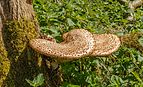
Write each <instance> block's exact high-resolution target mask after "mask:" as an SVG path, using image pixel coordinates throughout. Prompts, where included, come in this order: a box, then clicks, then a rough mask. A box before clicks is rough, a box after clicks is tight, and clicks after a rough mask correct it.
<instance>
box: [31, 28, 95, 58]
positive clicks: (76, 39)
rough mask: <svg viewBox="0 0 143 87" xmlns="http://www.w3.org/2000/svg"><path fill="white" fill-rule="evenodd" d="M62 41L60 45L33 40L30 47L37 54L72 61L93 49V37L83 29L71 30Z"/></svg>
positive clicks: (86, 54) (42, 40) (43, 40)
mask: <svg viewBox="0 0 143 87" xmlns="http://www.w3.org/2000/svg"><path fill="white" fill-rule="evenodd" d="M63 39H64V41H63V42H62V43H55V42H52V41H48V40H45V39H33V40H31V41H30V46H31V47H32V48H33V49H34V50H36V51H37V52H39V53H41V54H44V55H46V56H50V57H53V58H55V59H57V60H73V59H78V58H81V57H84V56H88V55H89V54H91V53H92V52H93V49H94V47H95V46H94V45H95V40H94V38H93V35H92V34H91V33H90V32H88V31H87V30H84V29H74V30H71V31H70V32H68V33H65V34H64V35H63Z"/></svg>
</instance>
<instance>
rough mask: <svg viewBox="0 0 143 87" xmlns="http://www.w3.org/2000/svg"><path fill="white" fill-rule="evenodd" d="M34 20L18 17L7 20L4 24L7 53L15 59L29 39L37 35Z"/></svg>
mask: <svg viewBox="0 0 143 87" xmlns="http://www.w3.org/2000/svg"><path fill="white" fill-rule="evenodd" d="M34 23H35V22H34V21H32V20H26V19H24V18H23V19H20V20H18V21H17V20H14V21H8V22H7V23H6V25H5V30H4V36H5V41H6V42H5V44H6V48H7V50H8V53H9V54H8V55H9V56H10V57H11V58H12V59H15V60H17V59H18V57H19V56H20V55H21V53H22V52H23V50H24V49H25V48H26V47H27V43H28V41H29V40H30V39H33V38H35V37H37V36H38V33H37V31H36V30H35V29H36V27H35V26H36V25H35V24H34Z"/></svg>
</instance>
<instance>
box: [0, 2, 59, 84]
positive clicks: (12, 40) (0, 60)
mask: <svg viewBox="0 0 143 87" xmlns="http://www.w3.org/2000/svg"><path fill="white" fill-rule="evenodd" d="M0 17H1V20H0V22H1V25H0V87H29V86H30V85H29V84H28V83H27V82H26V80H25V79H33V78H34V77H35V76H37V74H39V73H44V75H45V76H44V77H45V79H46V82H45V83H46V84H45V86H44V87H55V86H57V83H55V82H54V83H53V82H51V81H50V79H49V78H50V77H49V72H50V71H49V69H48V68H47V65H46V63H45V60H43V59H41V57H42V56H41V55H39V54H38V53H36V52H34V51H33V50H32V49H31V48H30V47H29V46H28V41H29V40H31V39H33V38H38V37H39V36H40V35H39V25H38V23H37V20H36V19H35V15H34V11H33V6H32V0H0ZM2 26H3V27H2ZM41 60H43V61H44V62H41ZM47 71H48V72H47ZM50 73H51V72H50Z"/></svg>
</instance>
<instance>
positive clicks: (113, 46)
mask: <svg viewBox="0 0 143 87" xmlns="http://www.w3.org/2000/svg"><path fill="white" fill-rule="evenodd" d="M93 36H94V40H95V47H94V50H93V53H92V54H91V55H90V56H106V55H109V54H111V53H113V52H115V51H117V50H118V48H119V47H120V44H121V42H120V39H119V38H118V37H117V36H116V35H113V34H93Z"/></svg>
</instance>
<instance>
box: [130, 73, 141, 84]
mask: <svg viewBox="0 0 143 87" xmlns="http://www.w3.org/2000/svg"><path fill="white" fill-rule="evenodd" d="M132 74H133V75H134V76H135V77H136V79H137V80H138V81H139V82H142V80H141V78H140V77H139V75H138V73H136V72H132Z"/></svg>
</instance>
